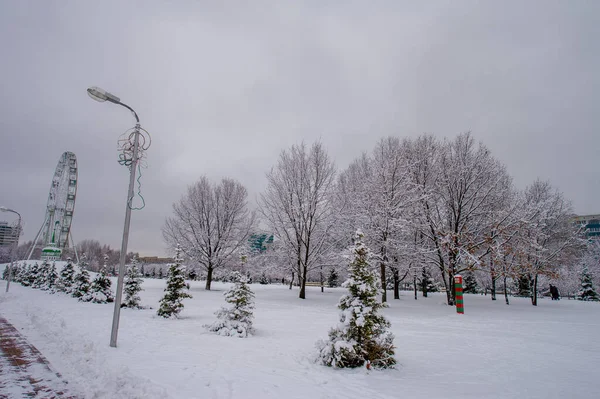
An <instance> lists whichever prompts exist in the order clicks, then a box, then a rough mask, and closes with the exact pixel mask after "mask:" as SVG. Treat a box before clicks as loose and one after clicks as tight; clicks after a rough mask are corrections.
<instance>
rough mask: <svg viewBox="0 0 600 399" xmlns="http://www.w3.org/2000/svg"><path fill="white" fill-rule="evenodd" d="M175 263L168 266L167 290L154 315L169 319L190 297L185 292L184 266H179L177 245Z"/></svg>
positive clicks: (174, 315) (180, 259)
mask: <svg viewBox="0 0 600 399" xmlns="http://www.w3.org/2000/svg"><path fill="white" fill-rule="evenodd" d="M174 261H175V263H173V264H171V265H170V266H169V272H168V274H167V288H165V295H164V296H163V297H162V299H161V300H160V307H159V308H158V311H157V312H156V314H158V315H159V316H162V317H165V318H169V317H177V316H178V315H179V313H180V312H181V310H182V309H183V300H184V299H185V298H191V297H192V296H191V295H190V294H189V293H188V292H187V290H188V289H189V287H188V285H187V284H186V283H185V266H182V265H181V262H182V261H183V259H182V258H181V247H180V246H179V245H177V248H176V249H175V258H174Z"/></svg>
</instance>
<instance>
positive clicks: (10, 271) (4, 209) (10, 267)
mask: <svg viewBox="0 0 600 399" xmlns="http://www.w3.org/2000/svg"><path fill="white" fill-rule="evenodd" d="M0 212H12V213H16V214H17V216H18V217H19V222H18V223H17V239H16V240H15V243H14V245H13V250H12V253H11V255H10V264H9V265H8V277H7V278H6V292H8V288H9V287H10V278H11V275H12V274H13V264H14V262H15V255H16V254H17V248H18V247H19V237H20V236H21V214H20V213H19V212H17V211H15V210H12V209H10V208H7V207H5V206H0Z"/></svg>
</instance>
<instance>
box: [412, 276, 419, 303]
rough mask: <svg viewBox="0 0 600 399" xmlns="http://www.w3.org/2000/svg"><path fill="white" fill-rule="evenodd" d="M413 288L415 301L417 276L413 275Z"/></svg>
mask: <svg viewBox="0 0 600 399" xmlns="http://www.w3.org/2000/svg"><path fill="white" fill-rule="evenodd" d="M413 288H414V291H415V301H416V300H417V292H418V290H417V275H416V274H414V275H413Z"/></svg>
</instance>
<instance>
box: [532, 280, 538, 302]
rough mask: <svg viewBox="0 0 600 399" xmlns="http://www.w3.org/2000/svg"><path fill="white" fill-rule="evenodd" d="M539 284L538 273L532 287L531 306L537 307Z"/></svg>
mask: <svg viewBox="0 0 600 399" xmlns="http://www.w3.org/2000/svg"><path fill="white" fill-rule="evenodd" d="M537 284H538V275H537V273H536V274H535V276H534V277H533V284H532V287H531V304H532V305H533V306H537Z"/></svg>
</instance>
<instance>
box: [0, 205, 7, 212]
mask: <svg viewBox="0 0 600 399" xmlns="http://www.w3.org/2000/svg"><path fill="white" fill-rule="evenodd" d="M0 211H2V212H7V211H8V208H7V207H5V206H0Z"/></svg>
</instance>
